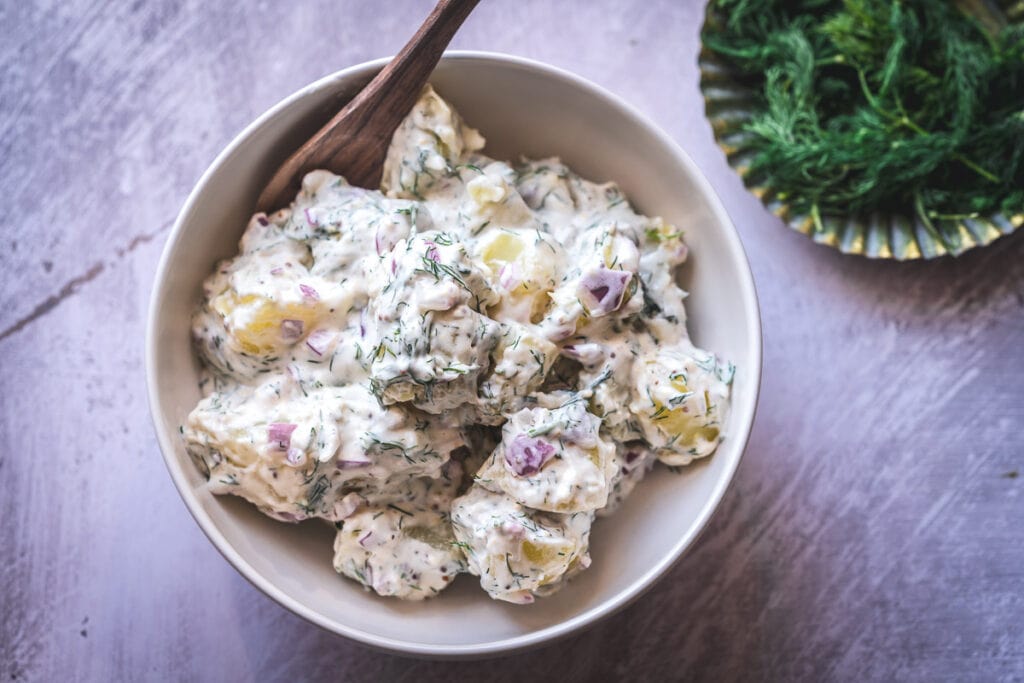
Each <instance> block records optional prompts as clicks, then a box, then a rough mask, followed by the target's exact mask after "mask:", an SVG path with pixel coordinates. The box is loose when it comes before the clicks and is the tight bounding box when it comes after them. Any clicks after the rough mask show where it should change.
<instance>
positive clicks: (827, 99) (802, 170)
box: [702, 0, 1024, 226]
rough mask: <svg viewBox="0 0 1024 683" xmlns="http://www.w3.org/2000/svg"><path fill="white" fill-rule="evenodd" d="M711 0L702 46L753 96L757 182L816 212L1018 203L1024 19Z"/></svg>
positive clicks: (893, 6) (936, 8)
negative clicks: (756, 103)
mask: <svg viewBox="0 0 1024 683" xmlns="http://www.w3.org/2000/svg"><path fill="white" fill-rule="evenodd" d="M710 1H711V8H710V9H711V13H714V14H715V16H717V17H718V18H719V21H713V22H712V21H709V22H708V23H707V24H705V28H704V31H703V35H702V37H703V40H704V44H705V46H706V47H707V48H709V49H711V50H712V51H714V52H717V53H718V54H719V55H721V56H724V57H725V58H726V59H727V60H728V61H729V62H730V64H731V66H732V67H733V68H734V69H736V70H738V71H739V72H741V74H743V76H742V77H743V78H746V79H748V80H749V81H750V83H751V84H752V85H754V86H756V87H758V88H759V90H760V91H761V92H762V95H763V99H761V100H760V107H759V110H758V112H757V115H756V116H755V117H754V118H753V119H752V120H751V121H750V122H748V123H747V124H746V130H747V131H748V132H749V133H752V134H753V135H752V138H753V142H752V143H751V146H752V149H753V150H754V151H755V152H756V155H755V156H754V158H753V160H752V162H751V165H750V180H752V181H753V182H755V183H758V184H762V185H767V186H770V187H772V188H773V189H775V190H776V191H777V192H779V193H780V196H782V197H785V199H786V201H787V202H788V203H789V204H790V206H792V207H793V208H794V209H796V210H797V211H799V212H801V213H804V214H810V215H811V216H813V217H815V219H816V220H820V218H819V217H820V216H821V215H836V216H839V215H849V214H856V213H858V212H862V211H863V212H866V211H887V212H904V213H909V212H910V211H913V212H915V213H917V215H918V216H920V217H921V219H922V220H923V221H924V222H925V224H926V225H929V226H931V225H932V221H935V220H936V219H942V218H960V217H967V216H974V215H985V214H989V213H992V212H998V211H1002V212H1004V213H1006V214H1007V215H1011V214H1013V213H1019V212H1021V211H1022V210H1024V23H1022V22H1016V23H1011V24H1010V25H1008V26H1005V27H1003V28H1002V30H998V31H993V32H992V33H989V32H987V31H986V30H985V28H983V27H982V25H981V24H979V23H978V22H977V21H976V20H974V19H973V18H971V17H969V16H968V15H966V14H964V13H963V12H961V11H960V10H959V9H958V8H957V6H956V5H955V4H954V3H953V2H952V0H710ZM711 13H709V15H710V14H711Z"/></svg>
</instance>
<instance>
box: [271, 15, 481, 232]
mask: <svg viewBox="0 0 1024 683" xmlns="http://www.w3.org/2000/svg"><path fill="white" fill-rule="evenodd" d="M479 1H480V0H440V2H438V3H437V6H436V7H434V11H432V12H431V13H430V16H429V17H427V19H426V21H424V22H423V25H422V26H420V28H419V30H418V31H416V34H415V35H414V36H413V37H412V38H411V39H410V40H409V42H408V43H406V44H405V47H403V48H402V51H401V52H399V53H398V54H397V55H396V56H395V58H394V59H392V60H391V62H390V63H389V64H388V65H387V66H386V67H384V69H383V70H382V71H381V72H380V73H379V74H377V76H376V77H375V78H374V79H373V80H372V81H370V83H369V84H368V85H367V86H366V87H365V88H363V89H362V91H361V92H360V93H359V94H358V95H356V96H355V99H353V100H352V101H351V102H349V103H348V104H347V105H345V107H344V108H343V109H342V110H341V111H339V112H338V113H337V114H335V116H334V118H333V119H331V120H330V121H328V122H327V124H326V125H325V126H324V127H323V128H321V129H320V130H318V131H317V132H316V134H315V135H313V137H311V138H310V139H309V140H307V141H306V142H305V143H304V144H303V145H302V146H301V147H299V149H298V150H296V151H295V153H294V154H292V155H291V156H290V157H288V159H287V160H286V161H285V162H284V163H283V164H282V165H281V167H280V168H279V169H277V172H276V173H274V176H273V177H272V178H271V179H270V182H269V183H267V186H266V187H265V188H264V189H263V192H262V193H261V194H260V197H259V199H258V200H257V201H256V210H257V211H266V212H268V213H269V212H270V211H272V210H275V209H279V208H281V207H284V206H287V205H288V203H289V202H291V200H292V199H294V198H295V195H296V193H297V192H298V191H299V184H300V182H301V180H302V176H304V175H305V174H306V173H308V172H310V171H313V170H316V169H318V168H325V169H327V170H329V171H332V172H334V173H338V174H339V175H343V176H345V179H346V180H348V182H350V183H352V184H353V185H358V186H359V187H365V188H368V189H376V188H378V187H379V186H380V178H381V172H382V170H383V168H384V158H385V156H386V155H387V151H388V145H389V144H390V143H391V136H392V135H394V132H395V129H396V128H398V124H400V123H401V122H402V119H404V118H405V116H406V114H408V113H409V111H410V110H412V106H413V105H414V104H415V103H416V100H417V99H418V98H419V96H420V91H421V90H423V86H424V85H425V84H426V82H427V79H428V78H429V77H430V74H431V73H432V72H433V71H434V67H435V66H437V61H438V60H439V59H440V58H441V53H443V52H444V49H445V47H447V46H448V43H449V42H451V39H452V37H453V36H454V35H455V32H456V31H457V30H458V29H459V27H460V26H461V25H462V22H463V21H465V20H466V17H468V16H469V13H470V12H472V11H473V8H474V7H476V5H477V3H478V2H479Z"/></svg>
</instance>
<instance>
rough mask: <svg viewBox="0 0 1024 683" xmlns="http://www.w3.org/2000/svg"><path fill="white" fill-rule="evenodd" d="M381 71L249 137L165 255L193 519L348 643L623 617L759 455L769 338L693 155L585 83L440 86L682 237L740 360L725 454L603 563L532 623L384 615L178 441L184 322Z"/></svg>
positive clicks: (444, 76)
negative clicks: (331, 123)
mask: <svg viewBox="0 0 1024 683" xmlns="http://www.w3.org/2000/svg"><path fill="white" fill-rule="evenodd" d="M381 63H382V62H375V63H371V64H367V65H362V66H359V67H354V68H352V69H348V70H345V71H343V72H339V73H338V74H335V75H334V76H331V77H328V78H327V79H324V80H322V81H320V82H318V83H316V84H314V85H312V86H309V87H308V88H306V89H304V90H303V91H301V92H300V93H297V94H296V95H294V96H292V97H291V98H289V99H288V100H285V101H284V102H282V103H281V104H280V105H278V106H277V107H275V108H274V109H273V110H271V111H270V112H268V113H267V114H266V115H264V116H263V117H261V118H260V119H259V120H258V121H257V122H256V123H254V124H253V125H252V126H250V127H249V128H248V129H246V131H244V132H243V133H242V134H241V135H240V136H239V137H238V138H237V139H236V140H235V142H233V143H232V145H231V146H230V147H229V148H228V149H227V150H225V152H224V153H223V154H222V155H221V156H220V157H219V158H218V159H217V161H215V162H214V164H213V166H211V168H210V170H209V171H207V173H206V175H205V176H204V177H203V179H202V180H201V181H200V183H199V185H198V186H197V187H196V189H195V191H194V192H193V194H192V196H191V197H190V199H189V202H188V203H187V204H186V207H185V209H184V210H183V211H182V214H181V216H180V217H179V220H178V224H177V226H176V228H175V231H174V232H173V234H172V236H171V238H170V241H169V243H168V244H167V246H166V248H165V253H164V260H163V262H162V264H161V270H160V272H159V274H158V276H157V283H156V289H155V291H154V296H153V304H152V306H153V310H152V311H151V319H150V339H149V349H148V351H149V380H150V397H151V399H150V400H151V403H152V409H153V414H154V420H155V423H156V427H157V432H158V435H159V437H160V441H161V446H162V448H163V450H164V455H165V457H166V459H167V461H168V466H169V468H170V471H171V474H172V476H173V477H174V479H175V482H176V484H177V485H178V487H179V489H180V490H181V493H182V496H183V498H184V499H185V502H186V503H187V504H188V505H189V507H190V509H191V510H192V512H193V514H194V515H195V517H196V519H197V521H199V523H200V525H201V526H202V527H203V529H204V530H205V531H206V533H207V534H208V535H209V536H210V538H211V540H213V541H214V543H215V544H216V545H217V546H218V547H219V549H220V550H221V552H223V553H224V554H225V556H226V557H227V558H228V559H229V560H230V561H231V562H232V563H233V564H234V565H235V566H236V567H237V568H238V569H239V570H240V571H241V572H242V573H243V574H244V575H246V576H247V578H249V579H250V580H251V581H253V583H255V584H256V585H257V586H258V587H259V588H261V589H262V590H264V591H265V592H267V593H268V594H270V595H271V597H273V598H275V599H276V600H278V601H279V602H281V603H282V604H284V605H285V606H286V607H288V608H289V609H292V610H293V611H296V612H297V613H299V614H300V615H302V616H305V617H307V618H309V619H311V620H312V621H314V622H316V623H318V624H320V625H322V626H325V627H327V628H329V629H331V630H334V631H336V632H338V633H342V634H344V635H347V636H349V637H353V638H356V639H359V640H362V641H364V642H367V643H370V644H373V645H376V646H379V647H384V648H390V649H395V650H402V651H406V652H414V653H420V654H435V655H436V654H448V655H458V654H478V655H479V654H484V653H488V652H496V651H500V650H507V649H512V648H516V647H523V646H526V645H529V644H532V643H535V642H539V641H541V640H545V639H547V638H550V637H554V636H557V635H561V634H563V633H566V632H568V631H570V630H572V629H573V628H576V627H578V626H581V625H583V624H585V623H588V622H590V621H592V620H593V619H595V618H597V617H599V616H601V615H603V614H605V613H607V612H609V611H611V610H612V609H614V608H615V607H617V606H620V605H621V604H624V603H625V602H626V601H627V600H628V599H629V598H630V597H632V596H634V595H635V594H637V593H638V592H639V591H640V590H642V589H643V588H644V587H645V586H646V585H648V584H649V583H650V582H651V581H653V579H654V578H656V577H657V576H658V575H659V574H660V573H661V572H663V571H664V570H665V569H666V568H667V567H668V565H669V564H670V563H671V562H672V561H673V560H674V559H675V558H676V557H677V556H678V554H679V553H681V552H682V550H683V549H684V548H685V547H686V546H687V545H688V544H689V543H690V542H691V541H692V540H693V538H694V536H695V535H696V533H697V532H698V531H699V530H700V528H701V527H702V526H703V525H704V523H705V522H706V520H707V517H708V516H709V515H710V513H711V512H712V511H713V509H714V506H715V505H716V504H717V502H718V499H719V498H720V496H721V494H722V492H723V491H724V488H725V486H726V484H727V483H728V481H729V479H730V478H731V476H732V473H733V471H734V469H735V467H736V465H737V463H738V461H739V458H740V456H741V453H742V449H743V446H744V445H745V443H746V439H747V435H748V432H749V428H750V425H751V423H752V421H753V412H754V406H755V402H756V395H757V388H758V382H759V377H760V327H759V319H758V315H757V304H756V301H755V299H754V291H753V285H752V282H751V278H750V272H749V268H748V266H747V262H746V258H745V256H744V255H743V252H742V248H741V247H740V245H739V241H738V238H737V236H736V233H735V230H734V229H733V227H732V226H731V224H730V223H729V221H728V218H727V217H726V216H725V214H724V212H723V211H722V209H721V207H720V206H719V204H718V201H717V199H716V198H715V197H714V195H713V194H712V192H711V190H710V189H709V187H708V185H707V184H706V182H705V181H704V180H703V178H702V177H701V176H700V174H699V173H698V172H697V170H696V168H695V167H694V166H693V164H692V162H690V161H689V160H688V159H687V158H686V157H685V156H684V155H682V153H681V152H680V151H679V150H678V149H677V148H676V147H675V146H674V144H672V143H671V142H669V141H668V140H667V139H666V138H665V137H664V136H663V135H662V134H661V133H659V132H658V131H657V130H656V129H654V128H653V127H652V126H651V125H650V124H648V123H646V122H645V121H643V120H642V119H641V118H640V117H639V116H638V115H637V114H636V113H635V112H633V111H632V110H630V109H629V108H628V107H626V106H625V105H622V104H621V103H619V102H618V101H617V100H614V99H613V98H611V97H610V96H608V95H607V94H605V93H603V92H602V91H600V90H599V89H597V88H595V87H594V86H591V85H589V84H586V83H584V82H583V81H581V80H579V79H578V78H576V77H573V76H571V75H568V74H565V73H563V72H560V71H557V70H554V69H552V68H550V67H544V66H542V65H537V64H534V63H530V62H526V61H524V60H516V59H512V58H508V57H500V56H497V55H482V54H479V53H472V54H471V53H454V54H450V55H448V56H446V57H445V58H444V60H442V62H441V64H440V65H439V66H438V69H437V71H436V73H435V76H434V78H433V83H434V85H435V87H436V88H437V89H438V91H439V92H440V93H441V95H442V96H444V97H446V98H448V99H449V100H450V101H451V102H452V103H453V104H454V105H455V106H456V108H457V109H458V110H459V111H460V112H461V114H462V115H463V117H464V118H465V119H466V120H467V121H468V122H469V123H470V124H471V125H473V126H475V127H477V128H479V129H480V130H481V131H482V132H483V134H484V135H485V137H486V138H487V140H488V145H487V148H486V149H485V151H486V152H487V153H488V154H489V155H490V156H492V157H495V158H498V159H509V158H515V157H517V156H519V155H527V156H534V157H547V156H555V155H557V156H561V157H562V159H563V160H565V161H566V162H567V163H568V164H569V165H570V166H571V167H573V168H574V169H575V170H577V171H578V172H580V173H581V174H582V175H584V176H585V177H588V178H590V179H593V180H615V181H617V182H618V183H619V184H620V185H621V186H622V187H623V189H624V190H625V191H626V193H627V195H628V196H629V198H630V199H631V200H632V202H633V203H634V205H635V206H636V207H638V209H639V210H641V211H643V212H645V213H648V214H659V215H662V216H664V217H665V218H666V219H667V220H669V221H671V222H673V223H675V224H676V225H677V226H679V227H681V228H683V229H684V230H685V231H686V236H687V241H688V243H689V245H690V247H691V260H690V262H689V264H688V265H687V266H686V267H685V272H684V275H683V280H684V285H685V286H686V287H687V288H688V289H690V290H691V291H692V294H691V296H690V298H689V299H688V310H689V315H690V321H689V325H690V330H691V333H692V335H693V337H694V338H695V341H696V343H697V344H698V345H701V346H704V347H706V348H709V349H712V350H714V351H716V352H718V353H720V354H722V355H723V356H725V357H726V358H729V359H730V360H732V361H733V362H735V363H736V364H737V366H738V373H737V375H736V380H735V384H734V398H733V411H732V415H731V418H730V421H729V424H728V426H727V435H728V438H727V439H726V441H725V442H724V443H723V444H722V446H721V447H720V448H719V450H718V452H717V453H716V454H715V455H714V456H713V457H712V458H710V459H708V460H707V461H705V462H702V463H700V464H698V465H695V466H692V467H689V468H686V469H685V470H684V471H683V473H681V474H673V473H671V472H669V471H667V470H666V469H665V468H662V467H658V468H656V469H655V471H654V472H653V473H652V474H651V476H650V477H649V479H647V480H645V481H644V482H643V483H642V484H641V487H640V488H639V489H638V493H637V494H636V495H634V497H632V498H631V499H629V500H628V501H627V502H626V504H625V505H624V507H623V508H622V509H621V510H620V512H618V513H617V514H616V515H614V516H612V517H611V518H610V519H603V520H599V521H598V523H597V524H596V526H595V528H594V531H593V534H592V555H593V560H594V561H593V565H592V567H591V568H590V570H589V571H587V572H585V573H584V574H582V575H581V576H580V577H579V578H578V579H576V580H575V581H573V582H572V583H571V584H570V585H569V586H568V587H567V588H565V589H564V590H563V591H561V592H560V593H558V594H556V595H555V596H553V597H551V598H547V599H544V600H540V601H538V602H537V603H535V604H534V605H532V606H529V607H525V608H524V607H517V606H512V605H507V604H504V603H499V602H494V601H492V600H490V599H488V598H487V596H486V595H485V594H484V593H483V592H482V591H481V590H480V589H479V587H478V585H477V584H476V579H475V578H473V577H470V576H462V577H460V578H459V579H458V580H457V581H456V582H455V585H453V586H452V588H450V589H449V590H448V591H446V592H445V593H443V594H442V595H441V596H440V598H437V599H434V600H430V601H427V602H424V603H418V604H417V603H403V602H399V601H395V600H386V599H382V598H378V597H375V596H374V595H372V594H369V593H366V592H364V591H363V590H362V589H361V588H360V587H359V586H358V585H357V584H355V583H354V582H351V581H348V580H346V579H342V578H341V577H339V576H338V575H337V574H335V573H334V570H333V569H332V567H331V541H332V531H333V530H332V529H330V528H329V527H328V526H327V525H324V524H322V523H319V522H316V521H312V522H306V523H303V524H301V525H298V526H292V525H286V524H281V523H277V522H274V521H272V520H270V519H268V518H266V517H264V516H263V515H261V514H260V513H258V512H257V511H256V510H255V508H253V507H251V506H250V505H248V504H247V503H245V502H244V501H241V500H239V499H234V498H229V497H214V496H212V495H210V494H209V493H207V492H206V491H205V490H204V489H203V483H204V482H203V478H202V476H201V475H200V474H199V472H198V471H197V470H196V469H195V468H194V467H193V465H192V463H191V462H190V461H189V459H188V456H187V455H186V453H185V451H184V449H183V447H182V445H181V442H180V440H179V438H178V425H179V424H181V423H182V422H183V421H184V419H185V417H186V416H187V414H188V412H189V411H190V410H191V408H192V407H193V406H194V405H195V403H196V402H197V401H198V399H199V397H200V394H199V390H198V388H197V373H198V370H199V368H198V363H197V361H196V359H195V358H194V356H193V353H192V350H191V347H190V340H189V318H190V315H191V312H192V310H193V308H194V307H195V305H196V304H197V302H198V299H199V296H200V290H201V287H200V285H201V282H202V280H203V278H204V277H205V276H206V275H207V273H209V272H210V271H211V270H212V268H213V267H214V264H215V263H216V261H217V260H219V259H221V258H226V257H229V256H231V255H233V254H234V253H235V252H236V250H237V242H238V239H239V237H240V235H241V232H242V230H243V228H244V225H245V223H246V220H247V218H248V216H249V215H250V213H251V211H252V206H253V204H254V202H255V199H256V196H257V194H258V193H259V191H260V189H261V187H262V185H263V183H264V182H265V181H266V180H267V178H268V177H269V175H270V172H271V171H272V170H273V168H274V167H275V165H276V164H277V163H279V162H280V160H281V159H282V158H283V157H284V156H285V155H286V154H287V152H288V151H289V150H290V149H292V148H294V147H295V146H297V144H298V143H299V142H300V141H301V140H303V139H305V138H306V137H307V136H308V135H309V134H310V133H311V132H312V131H313V130H314V129H315V128H316V126H318V125H319V124H320V123H321V122H322V121H324V120H326V118H328V117H329V116H330V114H331V113H332V111H333V110H334V109H335V108H336V107H337V106H338V104H339V102H342V101H344V99H345V98H346V97H349V96H351V94H352V93H354V92H355V91H356V90H357V89H358V88H359V87H361V85H362V84H363V83H365V82H366V81H367V80H368V79H369V78H370V77H371V76H372V74H373V73H375V72H376V70H377V69H378V68H379V67H380V65H381Z"/></svg>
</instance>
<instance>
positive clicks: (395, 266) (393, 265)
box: [391, 256, 398, 275]
mask: <svg viewBox="0 0 1024 683" xmlns="http://www.w3.org/2000/svg"><path fill="white" fill-rule="evenodd" d="M397 272H398V261H396V260H395V257H394V256H392V257H391V274H392V275H394V274H395V273H397Z"/></svg>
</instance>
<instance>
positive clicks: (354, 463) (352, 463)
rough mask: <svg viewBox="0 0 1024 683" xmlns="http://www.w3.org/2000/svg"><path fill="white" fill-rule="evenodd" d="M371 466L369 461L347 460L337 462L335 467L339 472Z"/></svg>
mask: <svg viewBox="0 0 1024 683" xmlns="http://www.w3.org/2000/svg"><path fill="white" fill-rule="evenodd" d="M370 464H371V463H370V461H369V460H355V459H345V460H338V461H336V462H335V463H334V466H335V467H337V468H338V469H339V470H354V469H358V468H360V467H369V466H370Z"/></svg>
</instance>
